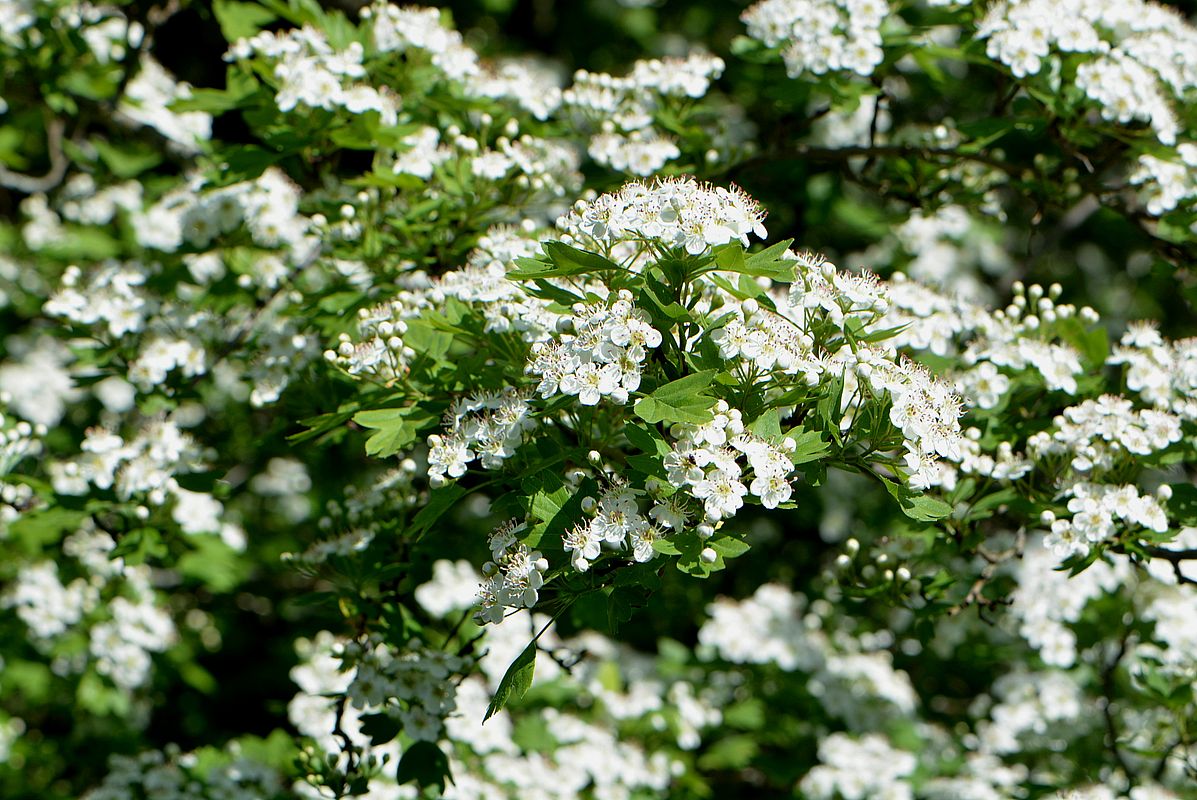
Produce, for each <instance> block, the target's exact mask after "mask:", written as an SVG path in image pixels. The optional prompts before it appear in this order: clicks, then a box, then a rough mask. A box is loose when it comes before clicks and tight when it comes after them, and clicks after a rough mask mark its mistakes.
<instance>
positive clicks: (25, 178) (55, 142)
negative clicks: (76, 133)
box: [0, 118, 67, 194]
mask: <svg viewBox="0 0 1197 800" xmlns="http://www.w3.org/2000/svg"><path fill="white" fill-rule="evenodd" d="M65 132H66V123H64V122H63V121H62V120H60V119H58V118H54V119H51V120H50V121H49V123H47V125H46V152H47V153H48V154H49V156H50V169H49V170H47V171H46V174H45V175H40V176H35V175H26V174H24V173H23V172H17V171H15V170H11V169H9V168H8V167H6V166H4V165H3V164H0V186H3V187H4V188H6V189H12V190H13V191H17V192H22V193H24V194H37V193H39V192H48V191H50V190H51V189H53V188H54V187H55V186H57V185H58V184H60V183H62V179H63V178H64V177H66V171H67V157H66V153H65V152H64V151H63V149H62V139H63V134H64V133H65Z"/></svg>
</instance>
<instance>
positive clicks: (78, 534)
mask: <svg viewBox="0 0 1197 800" xmlns="http://www.w3.org/2000/svg"><path fill="white" fill-rule="evenodd" d="M115 547H116V542H115V541H114V540H113V538H112V537H111V536H110V535H109V534H107V533H105V532H104V531H100V530H97V529H95V527H94V526H90V525H85V526H84V527H81V528H80V529H79V530H77V531H75V532H74V533H72V534H71V535H70V536H69V537H67V538H66V539H65V540H64V542H63V553H64V554H65V555H66V556H69V557H70V559H71V561H64V568H65V567H67V566H69V567H70V568H71V570H72V571H77V572H79V573H80V574H79V576H78V577H75V578H74V579H72V580H71V581H70V582H69V583H65V584H64V583H63V580H62V578H61V577H60V573H59V567H58V564H57V563H56V562H54V561H42V562H40V563H37V564H34V565H31V566H28V567H27V568H26V569H24V570H22V572H21V573H20V575H19V576H18V578H17V581H16V583H15V584H14V585H13V586H12V588H11V589H10V590H9V591H8V592H6V593H5V595H4V598H3V600H2V601H0V604H2V605H3V606H4V607H7V608H13V609H15V610H16V615H17V617H18V618H19V619H20V620H21V621H22V622H23V623H24V624H25V625H26V626H28V628H29V631H30V633H31V634H32V637H31V641H33V642H34V644H35V646H37V647H38V649H40V650H42V651H43V652H46V653H53V654H55V655H56V656H58V658H57V659H56V661H57V662H58V663H59V668H60V669H62V670H64V671H69V672H82V671H83V670H84V669H85V668H86V667H87V666H88V662H89V660H90V661H91V662H92V664H93V666H94V669H95V671H96V672H98V673H99V674H101V675H106V676H108V677H109V678H110V679H111V680H112V682H113V683H114V684H115V685H116V686H118V687H120V688H121V689H123V690H126V691H128V690H132V689H135V688H137V687H139V686H142V685H144V684H145V683H146V682H147V681H148V680H149V677H150V669H151V654H152V653H160V652H163V651H164V650H166V649H167V648H168V647H170V646H171V645H172V644H173V643H174V642H175V639H176V631H175V626H174V622H173V621H172V620H171V617H170V615H169V614H168V613H167V612H166V611H165V610H163V609H162V608H160V607H159V606H158V605H157V604H156V595H155V592H154V590H153V587H152V585H151V582H150V581H151V578H150V570H149V568H148V567H146V566H144V565H142V566H131V565H127V564H126V563H125V562H124V559H122V558H119V557H115V558H114V557H113V556H112V555H111V551H112V550H113V549H115ZM80 630H82V631H84V632H86V634H87V646H86V653H85V655H84V656H83V657H82V658H79V657H78V654H76V655H73V656H67V655H66V650H67V648H66V647H64V646H63V642H64V641H66V639H67V637H68V635H69V634H77V632H78V631H80Z"/></svg>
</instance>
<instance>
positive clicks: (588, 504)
mask: <svg viewBox="0 0 1197 800" xmlns="http://www.w3.org/2000/svg"><path fill="white" fill-rule="evenodd" d="M597 507H598V501H597V500H595V499H594V498H593V497H583V498H582V511H584V512H586V513H587V514H589V513H591V512H593V511H594V509H595V508H597Z"/></svg>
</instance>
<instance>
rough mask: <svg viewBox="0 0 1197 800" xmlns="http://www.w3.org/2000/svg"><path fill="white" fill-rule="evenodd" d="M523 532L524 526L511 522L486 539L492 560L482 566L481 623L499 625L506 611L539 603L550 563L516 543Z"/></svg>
mask: <svg viewBox="0 0 1197 800" xmlns="http://www.w3.org/2000/svg"><path fill="white" fill-rule="evenodd" d="M525 528H526V523H517V522H515V521H514V520H513V521H510V522H507V523H504V524H503V525H500V526H499V527H498V528H495V529H494V530H493V531H491V533H490V536H489V537H488V540H487V541H488V543H489V545H490V554H491V559H492V560H491V561H488V562H486V563H485V564H484V565H483V566H482V575H483V582H482V587H481V589H479V596H480V598H481V604H480V607H479V609H478V613H477V617H478V620H479V621H481V622H492V623H497V622H501V621H502V620H503V616H504V614H505V613H506V609H508V608H512V609H516V610H519V609H521V608H531V607H532V606H534V605H536V602H537V601H538V600H539V599H540V595H539V590H540V587H541V586H543V585H544V573H545V572H547V571H548V569H549V560H548V559H547V558H545V557H544V556H542V555H541V554H540V551H539V550H532V549H530V548H529V547H528V546H527V545H525V544H524V543H522V542H520V541H519V535H520V533H521V532H522V531H523V530H524V529H525Z"/></svg>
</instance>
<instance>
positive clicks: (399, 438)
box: [353, 406, 436, 458]
mask: <svg viewBox="0 0 1197 800" xmlns="http://www.w3.org/2000/svg"><path fill="white" fill-rule="evenodd" d="M435 420H436V418H435V417H434V416H433V415H432V414H429V413H428V412H426V411H424V410H423V409H421V408H419V407H418V406H407V407H405V408H378V409H372V410H370V411H359V412H357V413H356V414H354V415H353V421H354V422H356V423H357V424H358V425H361V426H362V427H363V428H369V429H371V430H373V431H375V433H374V434H372V435H371V436H370V438H369V439H367V440H366V455H368V456H378V457H379V458H386V457H388V456H393V455H395V454H396V453H398V452H400V451H402V450H404V449H405V448H406V447H407V446H408V445H410V444H411V443H412V442H414V441H415V440H416V437H417V435H418V434H419V432H420V430H421V429H423V428H424V427H426V426H427V425H428V424H429V423H431V422H434V421H435Z"/></svg>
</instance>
